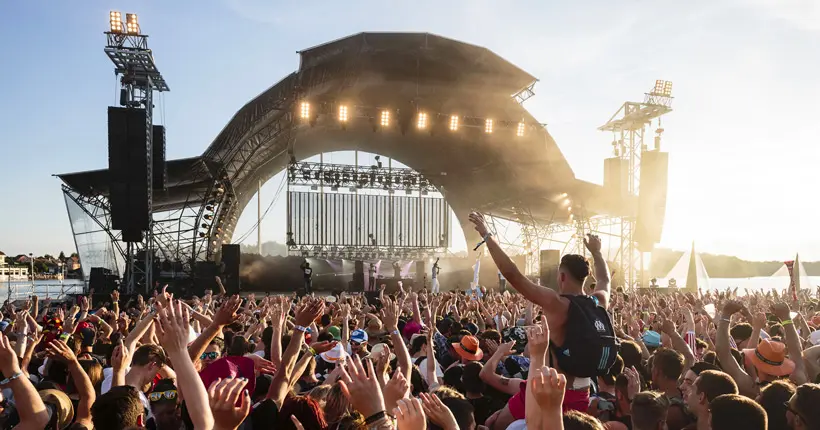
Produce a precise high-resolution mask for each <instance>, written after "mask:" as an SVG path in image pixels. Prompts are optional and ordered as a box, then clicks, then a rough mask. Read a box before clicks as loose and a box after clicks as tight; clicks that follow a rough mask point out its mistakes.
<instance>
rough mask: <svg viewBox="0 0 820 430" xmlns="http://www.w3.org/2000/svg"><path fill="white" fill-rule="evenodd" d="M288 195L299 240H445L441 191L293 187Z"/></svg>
mask: <svg viewBox="0 0 820 430" xmlns="http://www.w3.org/2000/svg"><path fill="white" fill-rule="evenodd" d="M288 200H289V201H288V204H289V205H290V206H289V207H290V210H289V216H288V231H289V232H292V233H293V240H294V241H295V242H296V244H297V245H323V246H379V247H396V248H438V247H446V246H448V245H449V240H448V238H449V236H450V235H449V229H450V214H449V207H448V206H447V202H446V201H445V200H444V199H443V198H441V197H428V196H396V195H372V194H371V195H364V194H347V193H319V192H305V191H291V192H289V193H288Z"/></svg>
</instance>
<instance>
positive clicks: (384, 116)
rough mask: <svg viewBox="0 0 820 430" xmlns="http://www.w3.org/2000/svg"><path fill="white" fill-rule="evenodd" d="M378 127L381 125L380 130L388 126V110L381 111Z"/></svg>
mask: <svg viewBox="0 0 820 430" xmlns="http://www.w3.org/2000/svg"><path fill="white" fill-rule="evenodd" d="M379 125H381V126H382V128H387V127H389V126H390V111H389V110H383V111H382V116H381V121H380V122H379Z"/></svg>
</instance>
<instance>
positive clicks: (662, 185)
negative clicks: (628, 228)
mask: <svg viewBox="0 0 820 430" xmlns="http://www.w3.org/2000/svg"><path fill="white" fill-rule="evenodd" d="M668 178H669V153H667V152H660V151H644V152H643V153H642V154H641V187H640V194H639V196H638V217H637V222H636V225H635V236H634V239H635V244H636V245H637V247H638V250H640V251H641V252H651V251H652V249H653V248H654V247H655V244H656V243H658V242H660V241H661V233H662V232H663V220H664V217H665V215H666V189H667V181H668Z"/></svg>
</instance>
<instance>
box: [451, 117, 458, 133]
mask: <svg viewBox="0 0 820 430" xmlns="http://www.w3.org/2000/svg"><path fill="white" fill-rule="evenodd" d="M450 130H451V131H458V115H453V116H451V117H450Z"/></svg>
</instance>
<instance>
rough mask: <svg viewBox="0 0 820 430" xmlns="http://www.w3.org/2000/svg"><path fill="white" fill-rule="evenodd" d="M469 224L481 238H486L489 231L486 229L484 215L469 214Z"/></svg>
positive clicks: (477, 213)
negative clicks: (471, 224)
mask: <svg viewBox="0 0 820 430" xmlns="http://www.w3.org/2000/svg"><path fill="white" fill-rule="evenodd" d="M470 222H471V223H473V225H474V226H475V231H476V232H478V234H479V235H480V236H481V237H482V238H483V237H485V236H487V233H488V232H489V229H487V221H486V220H485V219H484V215H482V214H481V213H479V212H471V213H470Z"/></svg>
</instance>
